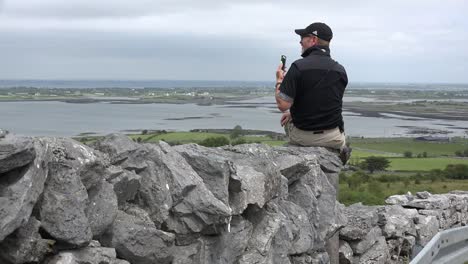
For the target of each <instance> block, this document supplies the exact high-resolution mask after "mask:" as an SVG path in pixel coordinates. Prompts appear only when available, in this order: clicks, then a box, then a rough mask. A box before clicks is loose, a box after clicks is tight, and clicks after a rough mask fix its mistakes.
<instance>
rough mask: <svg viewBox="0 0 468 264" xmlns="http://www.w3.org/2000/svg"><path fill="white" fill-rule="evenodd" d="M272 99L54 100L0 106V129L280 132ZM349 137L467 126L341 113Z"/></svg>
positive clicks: (457, 130) (467, 127)
mask: <svg viewBox="0 0 468 264" xmlns="http://www.w3.org/2000/svg"><path fill="white" fill-rule="evenodd" d="M280 116H281V114H280V113H279V112H278V111H277V110H276V109H275V104H274V98H273V97H265V98H257V99H253V100H247V101H239V102H231V103H229V104H226V105H211V106H199V105H195V104H110V103H89V104H76V103H64V102H54V101H42V102H1V103H0V128H3V129H7V130H9V131H11V132H13V133H15V134H19V135H27V136H75V135H78V134H80V133H87V132H90V133H97V134H107V133H112V132H125V131H128V130H142V129H149V130H151V129H165V130H175V131H188V130H191V129H206V128H220V129H223V128H233V127H234V126H235V125H240V126H242V127H243V128H245V129H258V130H268V131H275V132H283V128H282V127H281V126H280V124H279V120H280ZM344 119H345V127H346V133H347V135H349V136H364V137H400V136H421V135H424V134H423V133H415V131H416V132H418V131H421V129H423V130H424V129H430V130H431V131H432V132H433V133H435V134H433V136H450V137H452V136H462V137H463V136H467V135H468V134H467V131H468V122H466V121H446V120H437V119H425V118H408V117H404V116H398V115H385V117H384V118H376V117H365V116H360V115H359V114H356V113H351V112H344Z"/></svg>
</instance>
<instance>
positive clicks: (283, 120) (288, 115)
mask: <svg viewBox="0 0 468 264" xmlns="http://www.w3.org/2000/svg"><path fill="white" fill-rule="evenodd" d="M290 120H291V113H290V112H286V113H283V115H282V116H281V126H284V125H286V123H288V122H289V121H290Z"/></svg>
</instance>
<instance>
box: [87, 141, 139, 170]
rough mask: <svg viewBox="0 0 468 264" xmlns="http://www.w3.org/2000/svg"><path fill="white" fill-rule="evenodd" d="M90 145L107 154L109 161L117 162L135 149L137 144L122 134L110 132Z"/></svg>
mask: <svg viewBox="0 0 468 264" xmlns="http://www.w3.org/2000/svg"><path fill="white" fill-rule="evenodd" d="M92 146H93V147H94V148H95V149H97V150H99V151H101V152H104V153H106V154H107V155H109V158H110V161H111V163H119V162H121V161H123V160H124V159H125V158H126V157H128V156H130V155H131V154H132V153H133V152H134V151H136V150H137V149H138V147H139V144H137V143H135V142H133V141H132V140H131V139H130V138H129V137H127V136H125V135H123V134H110V135H107V136H105V137H104V138H101V139H99V140H98V141H96V142H95V143H94V144H93V145H92Z"/></svg>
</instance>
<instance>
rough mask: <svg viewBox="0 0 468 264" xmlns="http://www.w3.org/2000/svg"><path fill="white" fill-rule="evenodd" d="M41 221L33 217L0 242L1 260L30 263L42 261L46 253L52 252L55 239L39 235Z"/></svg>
mask: <svg viewBox="0 0 468 264" xmlns="http://www.w3.org/2000/svg"><path fill="white" fill-rule="evenodd" d="M40 225H41V223H40V222H39V221H37V219H36V218H34V217H31V218H30V219H29V221H28V223H27V224H26V225H24V226H21V227H20V228H18V229H17V230H15V232H13V233H12V234H10V235H9V236H8V237H6V238H5V240H4V241H3V242H2V243H0V248H1V250H0V262H1V263H4V262H2V261H6V262H7V263H30V262H34V263H37V262H41V261H42V260H43V259H44V258H45V256H46V254H50V253H52V245H53V243H54V241H51V240H46V239H42V237H41V236H40V235H39V227H40Z"/></svg>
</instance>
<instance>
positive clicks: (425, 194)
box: [416, 191, 432, 199]
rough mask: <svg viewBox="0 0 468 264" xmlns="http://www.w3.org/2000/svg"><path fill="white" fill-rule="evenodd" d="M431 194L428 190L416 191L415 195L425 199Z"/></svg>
mask: <svg viewBox="0 0 468 264" xmlns="http://www.w3.org/2000/svg"><path fill="white" fill-rule="evenodd" d="M431 195H432V194H431V193H430V192H428V191H424V192H417V193H416V197H418V198H419V199H427V198H429V197H430V196H431Z"/></svg>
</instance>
